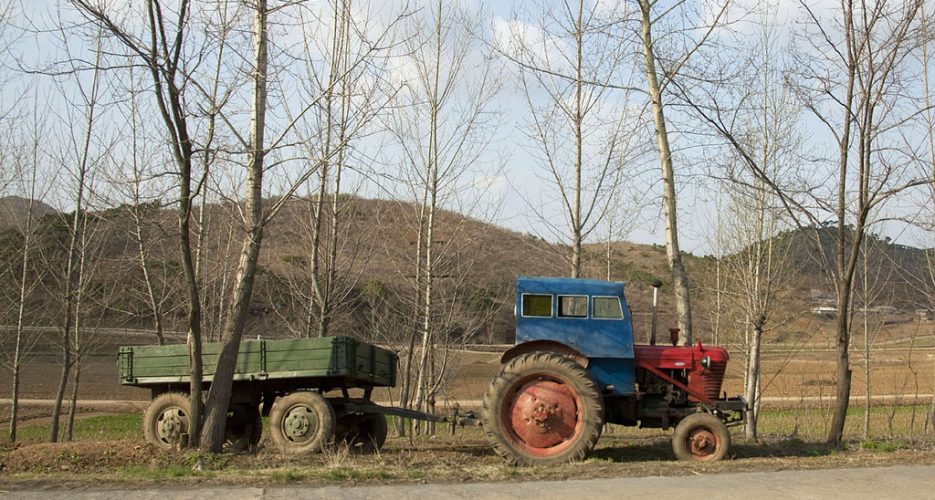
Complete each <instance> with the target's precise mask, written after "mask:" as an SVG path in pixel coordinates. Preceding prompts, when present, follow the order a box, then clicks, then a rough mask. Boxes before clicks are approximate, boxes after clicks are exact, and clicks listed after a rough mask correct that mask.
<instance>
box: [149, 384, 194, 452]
mask: <svg viewBox="0 0 935 500" xmlns="http://www.w3.org/2000/svg"><path fill="white" fill-rule="evenodd" d="M191 411H192V400H191V398H189V397H188V395H187V394H181V393H177V392H167V393H164V394H160V395H159V396H157V397H156V399H154V400H153V402H152V403H150V404H149V407H147V408H146V413H144V414H143V435H144V436H145V437H146V441H147V442H148V443H150V444H152V445H153V446H156V447H158V448H162V449H164V450H174V449H178V448H181V447H182V446H185V445H186V444H187V443H186V441H187V439H188V431H189V429H191V422H190V420H189V418H190V415H191Z"/></svg>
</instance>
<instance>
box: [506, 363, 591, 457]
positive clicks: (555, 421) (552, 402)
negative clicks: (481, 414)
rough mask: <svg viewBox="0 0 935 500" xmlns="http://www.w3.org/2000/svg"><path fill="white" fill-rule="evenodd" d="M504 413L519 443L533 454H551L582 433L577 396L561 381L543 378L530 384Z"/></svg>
mask: <svg viewBox="0 0 935 500" xmlns="http://www.w3.org/2000/svg"><path fill="white" fill-rule="evenodd" d="M504 413H505V414H504V420H505V421H506V423H507V424H508V425H509V427H510V429H511V430H512V434H513V435H514V436H515V439H516V440H518V441H519V443H517V444H518V445H521V446H523V447H524V448H527V451H528V452H530V453H532V454H536V455H549V454H551V453H552V452H553V451H554V450H551V449H552V448H554V447H556V446H560V445H561V444H562V443H564V442H566V441H568V440H570V439H572V438H573V437H575V435H576V434H577V433H578V432H579V429H578V427H579V426H578V404H577V398H576V395H575V393H574V390H573V389H571V388H570V387H568V386H567V385H565V384H562V383H560V382H556V381H552V380H546V379H541V378H535V379H533V380H529V381H527V382H526V383H524V384H522V385H521V386H520V388H519V390H517V391H516V392H515V393H514V396H513V398H512V401H511V404H509V405H506V406H505V407H504Z"/></svg>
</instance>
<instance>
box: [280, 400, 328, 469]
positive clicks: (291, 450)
mask: <svg viewBox="0 0 935 500" xmlns="http://www.w3.org/2000/svg"><path fill="white" fill-rule="evenodd" d="M269 422H270V424H269V430H270V437H271V438H272V440H273V443H274V444H275V445H276V447H277V448H279V449H280V450H282V451H283V452H284V453H288V454H293V455H294V454H299V453H310V452H317V451H321V449H322V448H324V447H325V446H328V445H329V444H331V442H332V440H333V439H334V425H335V418H334V409H333V408H332V407H331V403H329V402H328V400H327V399H325V398H323V397H322V396H321V394H318V393H317V392H294V393H292V394H289V395H288V396H285V397H283V398H281V399H279V401H276V404H274V405H273V409H272V411H270V413H269Z"/></svg>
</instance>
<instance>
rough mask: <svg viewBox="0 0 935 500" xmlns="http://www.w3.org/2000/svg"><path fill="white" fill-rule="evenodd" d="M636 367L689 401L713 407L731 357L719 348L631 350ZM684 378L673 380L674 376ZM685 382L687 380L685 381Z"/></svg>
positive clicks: (636, 347)
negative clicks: (679, 392) (677, 391)
mask: <svg viewBox="0 0 935 500" xmlns="http://www.w3.org/2000/svg"><path fill="white" fill-rule="evenodd" d="M634 349H635V354H636V365H637V366H638V367H640V368H644V369H646V370H649V371H651V372H653V373H655V374H656V375H657V376H659V377H661V378H662V379H664V380H666V381H667V382H669V383H672V384H675V385H677V386H679V387H680V388H682V389H683V390H685V392H687V393H688V397H689V400H690V401H696V402H706V403H712V402H713V401H714V400H716V399H717V398H718V395H719V394H720V392H721V384H722V383H723V382H724V372H725V371H726V370H727V361H728V359H729V358H730V356H729V355H728V354H727V350H725V349H724V348H722V347H705V346H703V345H701V342H699V343H698V344H697V345H694V346H691V347H678V346H649V345H637V346H634ZM683 370H684V373H685V375H686V376H685V377H681V376H679V377H676V376H674V372H679V373H681V372H682V371H683ZM686 379H687V380H686Z"/></svg>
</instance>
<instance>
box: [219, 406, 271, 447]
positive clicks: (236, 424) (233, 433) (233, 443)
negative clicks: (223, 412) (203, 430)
mask: <svg viewBox="0 0 935 500" xmlns="http://www.w3.org/2000/svg"><path fill="white" fill-rule="evenodd" d="M262 434H263V418H262V417H261V416H260V410H259V408H257V405H253V404H243V403H235V404H232V405H231V406H230V409H229V410H228V412H227V423H226V424H225V425H224V447H225V448H226V449H228V450H229V451H233V452H235V453H240V452H243V451H249V450H250V449H251V448H253V447H255V446H256V445H257V443H259V442H260V436H261V435H262Z"/></svg>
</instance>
